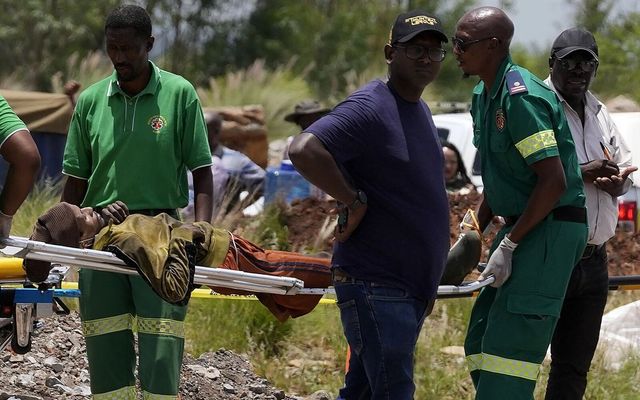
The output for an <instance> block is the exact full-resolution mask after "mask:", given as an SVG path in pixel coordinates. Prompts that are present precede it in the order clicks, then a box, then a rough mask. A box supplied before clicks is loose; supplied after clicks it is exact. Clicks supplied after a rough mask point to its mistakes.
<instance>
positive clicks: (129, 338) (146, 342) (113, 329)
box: [79, 269, 187, 400]
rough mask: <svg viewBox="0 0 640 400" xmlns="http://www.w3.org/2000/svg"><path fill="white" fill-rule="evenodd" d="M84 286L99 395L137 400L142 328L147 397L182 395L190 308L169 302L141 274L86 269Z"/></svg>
mask: <svg viewBox="0 0 640 400" xmlns="http://www.w3.org/2000/svg"><path fill="white" fill-rule="evenodd" d="M79 287H80V291H81V293H82V295H81V296H80V317H81V319H82V330H83V332H84V336H85V339H86V344H87V358H88V361H89V375H90V378H91V392H92V393H93V398H94V399H95V400H107V399H108V400H120V399H122V400H135V399H136V391H135V382H136V381H135V374H134V372H135V367H136V353H135V345H134V337H133V332H134V331H136V332H137V336H138V353H139V365H138V376H139V379H140V386H141V388H142V391H143V398H144V399H145V400H147V399H149V400H156V399H157V400H172V399H176V398H177V393H178V387H179V382H180V366H181V365H182V355H183V349H184V322H183V321H184V319H185V316H186V313H187V307H186V306H182V307H181V306H175V305H172V304H169V303H167V302H165V301H164V300H162V299H161V298H160V297H158V295H156V294H155V293H154V292H153V290H152V289H151V287H150V286H149V285H148V284H147V283H145V282H144V281H143V280H142V278H140V276H137V275H123V274H116V273H111V272H102V271H94V270H89V269H83V270H81V271H80V278H79Z"/></svg>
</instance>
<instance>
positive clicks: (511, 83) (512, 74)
mask: <svg viewBox="0 0 640 400" xmlns="http://www.w3.org/2000/svg"><path fill="white" fill-rule="evenodd" d="M507 88H509V94H510V95H512V96H513V95H514V94H518V93H527V92H529V89H527V86H526V85H525V84H524V79H523V78H522V75H521V74H520V72H519V71H516V70H513V71H509V72H507Z"/></svg>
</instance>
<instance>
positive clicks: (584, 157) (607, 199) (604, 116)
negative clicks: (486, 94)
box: [544, 77, 632, 245]
mask: <svg viewBox="0 0 640 400" xmlns="http://www.w3.org/2000/svg"><path fill="white" fill-rule="evenodd" d="M544 82H545V83H546V84H547V85H549V87H550V88H551V89H552V90H553V91H554V92H556V94H557V95H558V98H559V99H560V102H561V103H562V105H563V108H564V113H565V115H566V116H567V122H568V123H569V129H571V136H573V141H574V143H575V145H576V153H577V155H578V162H579V163H580V164H584V163H587V162H589V161H593V160H604V159H606V156H605V154H604V150H603V148H602V146H604V147H605V148H606V149H607V151H608V152H609V154H610V155H611V159H612V160H613V161H614V162H615V163H616V164H618V167H619V168H620V169H621V170H622V169H623V168H625V167H629V166H631V163H632V159H631V150H629V146H627V144H626V143H625V141H624V138H623V137H622V135H620V132H619V131H618V128H617V127H616V124H615V123H614V122H613V120H612V119H611V116H610V115H609V112H608V111H607V108H606V107H605V106H604V104H602V103H601V102H600V101H599V100H598V99H596V97H595V96H594V95H593V94H591V92H590V91H587V93H586V94H585V107H584V126H583V125H582V121H581V120H580V116H578V113H576V112H575V110H573V108H571V106H570V105H569V104H568V103H567V102H566V101H565V100H564V98H563V97H562V95H561V94H560V93H558V91H557V90H556V88H555V87H554V86H553V83H552V82H551V77H548V78H547V79H545V81H544ZM629 179H631V177H629ZM584 191H585V194H586V196H587V217H588V221H589V239H588V243H589V244H595V245H600V244H602V243H604V242H606V241H607V240H609V239H610V238H611V237H613V235H614V234H615V230H616V225H617V224H618V199H617V197H613V196H611V195H610V194H609V193H607V192H605V191H604V190H600V189H598V188H597V187H595V185H594V184H593V182H584Z"/></svg>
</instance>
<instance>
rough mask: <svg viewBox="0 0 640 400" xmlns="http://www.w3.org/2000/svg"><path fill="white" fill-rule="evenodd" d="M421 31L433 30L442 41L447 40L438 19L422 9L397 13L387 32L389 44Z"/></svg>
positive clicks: (411, 37)
mask: <svg viewBox="0 0 640 400" xmlns="http://www.w3.org/2000/svg"><path fill="white" fill-rule="evenodd" d="M422 32H433V33H435V34H436V35H437V36H438V37H439V38H440V39H441V40H442V41H443V42H448V41H449V40H448V39H447V35H445V34H444V31H443V30H442V25H441V24H440V19H438V18H436V17H434V16H433V15H429V14H427V13H426V12H425V11H422V10H413V11H409V12H407V13H403V14H400V15H398V17H397V18H396V22H395V23H394V24H393V26H392V27H391V32H390V33H389V44H390V45H393V44H396V43H405V42H408V41H409V40H411V39H413V38H414V37H416V36H417V35H418V34H419V33H422Z"/></svg>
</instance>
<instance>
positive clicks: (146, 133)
mask: <svg viewBox="0 0 640 400" xmlns="http://www.w3.org/2000/svg"><path fill="white" fill-rule="evenodd" d="M150 64H151V78H150V79H149V83H148V85H147V87H146V88H145V89H144V90H143V91H142V92H140V93H138V94H137V95H135V96H133V97H131V96H128V95H127V94H125V93H124V92H123V91H122V90H121V89H120V87H119V85H118V80H117V76H116V73H115V71H114V73H113V74H112V75H111V76H110V77H108V78H106V79H104V80H102V81H100V82H97V83H95V84H94V85H92V86H90V87H89V88H87V89H86V90H85V91H84V92H82V94H81V95H80V97H79V98H78V103H77V105H76V108H75V111H74V113H73V118H72V120H71V126H70V127H69V134H68V136H67V144H66V147H65V151H64V160H63V173H64V174H66V175H70V176H74V177H76V178H80V179H86V180H87V181H88V187H87V194H86V196H85V198H84V200H83V202H82V205H83V206H94V207H95V206H105V205H108V204H110V203H112V202H114V201H116V200H121V201H123V202H124V203H125V204H127V206H128V207H129V209H131V210H140V209H150V208H153V209H157V208H162V209H164V208H178V207H184V206H186V205H187V202H188V187H187V169H189V170H194V169H197V168H200V167H203V166H208V165H211V153H210V151H209V144H208V141H207V133H206V132H207V131H206V125H205V122H204V117H203V115H202V107H201V106H200V101H199V100H198V96H197V94H196V91H195V89H194V88H193V86H192V85H191V84H190V83H189V82H188V81H187V80H185V79H184V78H182V77H181V76H178V75H175V74H172V73H170V72H166V71H163V70H161V69H160V68H158V67H156V66H155V65H154V64H153V63H151V62H150Z"/></svg>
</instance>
